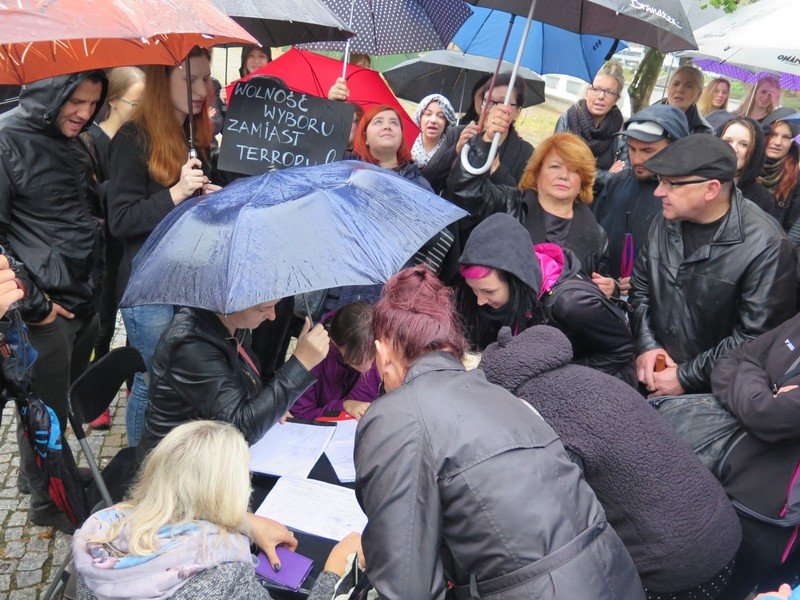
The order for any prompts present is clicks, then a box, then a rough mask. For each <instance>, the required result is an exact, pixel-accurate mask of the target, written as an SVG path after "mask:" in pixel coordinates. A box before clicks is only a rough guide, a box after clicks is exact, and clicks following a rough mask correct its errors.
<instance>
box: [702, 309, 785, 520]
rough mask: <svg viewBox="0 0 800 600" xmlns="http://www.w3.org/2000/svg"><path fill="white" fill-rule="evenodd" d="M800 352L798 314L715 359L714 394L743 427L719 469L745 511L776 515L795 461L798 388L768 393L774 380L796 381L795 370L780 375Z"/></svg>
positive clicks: (722, 477) (782, 382)
mask: <svg viewBox="0 0 800 600" xmlns="http://www.w3.org/2000/svg"><path fill="white" fill-rule="evenodd" d="M798 357H800V315H797V316H795V317H793V318H791V319H789V320H788V321H786V322H785V323H782V324H781V325H779V326H778V327H776V328H775V329H773V330H772V331H768V332H767V333H764V334H762V335H760V336H758V337H757V338H756V339H754V340H750V341H747V342H744V343H742V344H741V345H740V346H738V347H736V348H734V349H733V350H731V351H730V352H728V353H727V354H726V355H725V356H723V357H722V358H720V359H719V361H717V366H716V368H715V369H714V371H713V372H712V374H711V385H712V389H713V391H714V396H716V398H717V399H718V400H719V401H720V403H722V405H723V406H724V407H725V408H727V409H728V411H730V412H731V413H732V414H733V415H734V416H735V417H736V418H737V419H738V420H739V421H740V422H741V423H742V425H744V427H745V431H744V432H742V434H740V435H741V436H742V439H740V440H738V441H737V438H734V440H733V441H732V442H731V445H730V446H729V448H731V450H730V453H729V454H728V456H727V459H726V461H725V463H724V464H723V466H722V470H721V473H720V474H719V476H720V479H721V481H722V484H723V485H724V486H725V489H726V491H727V492H728V494H730V496H731V497H732V498H733V499H734V500H736V501H737V502H740V503H741V504H742V505H744V506H745V507H747V508H749V509H750V510H754V511H756V512H758V513H760V514H761V515H764V516H766V517H768V518H771V519H777V518H779V513H780V511H781V509H782V508H783V504H784V501H785V500H786V490H787V489H788V487H789V480H790V478H791V476H792V473H793V472H794V469H795V467H796V465H797V463H798V460H800V388H797V389H794V390H790V391H788V392H782V393H780V394H778V395H777V396H776V395H774V394H773V387H772V386H773V384H776V383H779V382H780V383H781V387H783V386H790V385H800V374H798V375H795V376H794V377H792V378H790V379H786V380H785V381H781V380H782V379H784V375H785V374H786V372H787V370H788V369H789V367H790V366H791V365H792V363H794V361H795V360H797V358H798Z"/></svg>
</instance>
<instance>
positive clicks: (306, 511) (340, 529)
mask: <svg viewBox="0 0 800 600" xmlns="http://www.w3.org/2000/svg"><path fill="white" fill-rule="evenodd" d="M256 514H257V515H261V516H262V517H268V518H270V519H274V520H275V521H278V523H283V524H284V525H286V526H287V527H288V528H289V529H295V530H297V531H303V532H305V533H310V534H312V535H317V536H319V537H323V538H326V539H329V540H337V541H338V540H341V539H342V538H343V537H344V536H346V535H347V534H348V533H350V532H351V531H356V532H358V533H361V532H363V531H364V527H365V526H366V524H367V516H366V515H365V514H364V513H363V512H362V511H361V507H360V506H359V505H358V501H357V500H356V493H355V491H354V490H351V489H349V488H345V487H341V486H338V485H332V484H330V483H323V482H322V481H316V480H314V479H300V478H298V477H281V478H280V479H279V480H278V483H276V484H275V487H274V488H272V491H271V492H270V493H269V494H267V497H266V498H265V499H264V502H263V503H262V504H261V506H259V507H258V510H257V511H256Z"/></svg>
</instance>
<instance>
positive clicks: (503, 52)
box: [462, 15, 517, 129]
mask: <svg viewBox="0 0 800 600" xmlns="http://www.w3.org/2000/svg"><path fill="white" fill-rule="evenodd" d="M516 18H517V15H511V19H509V21H508V29H506V37H505V38H504V39H503V47H502V48H500V58H499V59H498V61H497V66H496V67H495V68H494V73H493V74H492V81H491V83H489V90H488V91H487V94H486V97H487V98H491V97H492V91H494V84H495V82H496V81H497V75H498V74H499V73H500V66H501V65H502V64H503V59H504V58H505V56H506V48H507V47H508V38H510V37H511V30H512V29H514V20H515V19H516ZM512 85H513V84H512ZM462 100H463V95H462ZM506 104H508V98H506ZM485 122H486V111H481V118H480V120H479V121H478V127H480V128H481V129H483V124H484V123H485Z"/></svg>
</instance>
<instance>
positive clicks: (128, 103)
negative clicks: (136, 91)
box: [117, 98, 139, 108]
mask: <svg viewBox="0 0 800 600" xmlns="http://www.w3.org/2000/svg"><path fill="white" fill-rule="evenodd" d="M117 100H119V101H120V102H124V103H125V104H127V105H128V106H130V107H131V108H136V107H137V106H139V103H138V102H131V101H130V100H127V99H125V98H117Z"/></svg>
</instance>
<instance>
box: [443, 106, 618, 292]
mask: <svg viewBox="0 0 800 600" xmlns="http://www.w3.org/2000/svg"><path fill="white" fill-rule="evenodd" d="M510 122H511V121H510V118H509V117H508V115H507V114H506V113H505V112H504V107H502V106H495V107H494V108H493V109H492V112H491V113H490V116H489V117H488V118H487V123H488V125H487V129H486V132H485V133H484V135H483V137H482V138H478V137H476V138H473V139H472V140H471V141H470V142H469V145H470V162H471V163H472V164H473V165H479V164H483V163H484V162H485V161H486V156H487V154H488V149H489V143H490V142H491V140H492V137H493V136H494V134H495V133H496V132H498V131H499V132H502V131H505V130H506V129H507V128H508V126H509V124H510ZM496 164H497V161H496V160H495V165H494V166H493V167H492V169H490V170H489V171H487V172H486V173H484V174H483V175H471V174H469V173H467V171H465V170H464V168H463V167H462V166H461V161H456V163H454V165H453V169H452V170H451V171H450V178H449V180H448V189H449V190H450V197H451V198H452V199H453V201H454V202H455V203H456V204H458V205H459V206H460V207H461V208H463V209H464V210H468V211H469V212H470V213H471V214H472V215H473V216H476V217H478V218H480V219H485V218H486V217H488V216H489V215H491V214H493V213H497V212H506V213H510V214H512V215H513V216H515V217H517V218H518V219H519V220H520V222H521V223H522V224H523V225H525V228H526V229H527V230H528V232H529V233H530V235H531V238H532V239H533V243H534V244H541V243H544V242H551V243H554V244H558V245H559V246H562V247H564V248H568V249H569V250H572V252H573V253H574V254H575V256H577V258H578V260H579V261H580V264H581V267H582V270H583V272H584V273H586V274H587V275H589V276H591V278H592V279H593V280H594V281H595V283H597V284H598V285H599V286H600V289H602V290H603V292H604V293H605V294H606V295H609V296H610V295H611V294H612V292H613V291H614V280H613V279H611V278H610V277H603V275H605V274H606V273H608V238H607V237H606V234H605V232H604V231H603V228H602V227H600V225H598V223H597V220H595V218H594V215H593V214H592V211H591V209H590V208H589V206H590V205H591V203H592V200H593V198H594V196H593V186H594V179H595V172H596V167H595V157H594V155H593V154H592V151H591V150H590V149H589V146H587V145H586V142H584V141H583V140H582V139H581V138H579V137H578V136H576V135H573V134H571V133H556V134H555V135H552V136H550V137H549V138H547V139H546V140H545V141H544V142H542V143H541V144H540V145H539V147H538V148H536V150H535V151H534V153H533V156H532V157H531V159H530V160H529V161H528V165H527V166H526V167H525V172H524V173H523V175H522V179H520V182H519V187H517V188H515V187H511V186H507V185H498V184H496V183H494V182H493V181H492V180H491V178H490V175H491V172H492V170H493V169H494V168H496Z"/></svg>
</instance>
